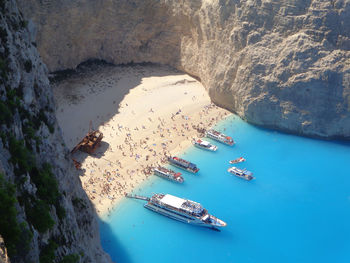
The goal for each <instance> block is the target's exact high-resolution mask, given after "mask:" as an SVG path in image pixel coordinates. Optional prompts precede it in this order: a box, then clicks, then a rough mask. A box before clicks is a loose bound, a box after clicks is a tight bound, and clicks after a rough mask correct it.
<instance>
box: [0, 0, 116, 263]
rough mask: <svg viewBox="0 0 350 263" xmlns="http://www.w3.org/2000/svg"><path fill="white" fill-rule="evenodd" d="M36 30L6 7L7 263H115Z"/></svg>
mask: <svg viewBox="0 0 350 263" xmlns="http://www.w3.org/2000/svg"><path fill="white" fill-rule="evenodd" d="M32 29H33V27H32V25H30V24H29V25H28V23H27V21H26V20H25V19H24V18H23V16H22V15H21V13H20V12H19V10H18V9H17V4H16V2H15V1H13V0H6V1H5V0H1V1H0V214H1V216H0V243H1V248H0V260H8V259H7V256H6V253H7V254H8V255H9V257H10V259H11V262H12V263H16V262H23V263H28V262H40V263H45V262H60V263H67V262H71V263H73V262H110V259H109V257H108V256H107V255H106V254H105V253H104V252H103V250H102V249H101V245H100V241H99V233H98V225H97V220H96V214H95V212H94V209H93V207H92V205H91V203H90V201H89V199H88V198H87V196H86V194H85V192H84V191H83V189H82V187H81V182H80V180H79V176H78V175H77V173H76V171H75V170H74V167H73V164H72V161H71V160H70V159H69V157H68V153H69V152H68V150H67V148H66V147H65V145H64V144H63V139H62V136H61V131H60V128H59V127H58V125H57V121H56V118H55V114H54V110H53V109H54V101H53V95H52V91H51V89H50V85H49V81H48V78H47V75H48V71H47V69H46V67H45V65H44V64H43V63H42V61H41V59H40V57H39V54H38V52H37V49H36V47H35V39H34V34H33V30H32ZM1 237H2V238H3V240H4V243H5V246H6V248H7V252H6V250H5V249H4V247H3V241H2V238H1Z"/></svg>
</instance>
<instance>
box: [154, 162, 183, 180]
mask: <svg viewBox="0 0 350 263" xmlns="http://www.w3.org/2000/svg"><path fill="white" fill-rule="evenodd" d="M153 172H154V174H155V175H158V176H160V177H163V178H165V179H168V180H170V181H174V182H177V183H183V182H184V181H185V180H184V178H183V177H182V176H181V173H177V172H174V171H173V170H170V169H167V168H165V167H162V166H159V167H157V168H154V170H153Z"/></svg>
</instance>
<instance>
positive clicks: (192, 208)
mask: <svg viewBox="0 0 350 263" xmlns="http://www.w3.org/2000/svg"><path fill="white" fill-rule="evenodd" d="M126 196H127V197H129V198H136V199H142V200H146V201H148V202H147V203H146V204H145V205H144V207H146V208H148V209H150V210H152V211H154V212H157V213H159V214H161V215H164V216H167V217H169V218H172V219H175V220H178V221H181V222H184V223H188V224H192V225H197V226H204V227H209V228H212V229H215V230H218V229H217V228H218V227H224V226H226V223H225V222H224V221H222V220H220V219H218V218H217V217H215V216H213V215H211V214H209V213H208V211H207V210H206V209H204V208H203V207H202V205H201V204H199V203H196V202H194V201H191V200H187V199H183V198H179V197H176V196H173V195H169V194H154V195H153V196H152V197H151V198H147V197H141V196H132V195H130V194H127V195H126Z"/></svg>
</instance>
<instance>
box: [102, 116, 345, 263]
mask: <svg viewBox="0 0 350 263" xmlns="http://www.w3.org/2000/svg"><path fill="white" fill-rule="evenodd" d="M216 128H217V129H218V130H220V131H223V132H224V133H225V134H227V135H230V136H232V137H233V138H234V140H235V141H236V145H235V146H233V147H229V146H226V145H223V144H219V143H215V144H216V145H217V146H218V147H219V149H218V151H217V152H215V153H212V152H206V151H203V150H200V149H197V148H194V147H192V148H190V149H189V150H187V151H186V152H185V153H183V154H182V155H181V156H182V157H183V158H185V159H188V160H190V161H192V162H194V163H196V164H197V165H198V167H199V168H200V171H199V173H198V175H193V174H190V173H187V172H183V171H181V170H179V169H176V168H174V170H178V171H181V172H182V173H183V175H184V177H185V182H184V184H183V185H178V184H175V183H172V182H169V181H166V180H164V179H161V178H158V177H157V178H154V179H152V180H150V181H149V182H147V183H145V184H144V185H143V186H142V189H136V190H135V193H138V194H143V195H147V196H150V195H151V194H152V193H159V192H161V193H169V194H173V195H176V196H179V197H183V198H187V199H191V200H194V201H197V202H200V203H201V204H202V205H203V206H204V207H205V208H206V209H208V211H209V213H212V214H213V215H215V216H217V217H218V218H220V219H222V220H224V221H225V222H227V224H228V226H227V227H225V228H223V229H222V231H221V232H216V231H213V230H210V229H206V228H200V227H195V226H192V225H187V224H184V223H181V222H178V221H174V220H172V219H169V218H167V217H164V216H162V215H159V214H157V213H154V212H152V211H150V210H147V209H145V208H144V207H143V204H144V202H143V201H140V200H133V199H128V200H125V201H123V202H122V203H121V204H120V205H119V206H118V208H117V209H116V210H115V211H114V213H113V214H112V215H111V216H109V217H107V218H104V219H101V222H100V231H101V241H102V246H103V248H104V249H105V250H106V251H107V252H108V253H109V254H110V255H111V257H112V259H113V260H114V261H116V262H119V263H131V262H132V263H136V262H137V263H141V262H142V263H143V262H154V263H158V262H169V263H171V262H177V263H178V262H235V263H246V262H253V263H275V262H276V263H277V262H278V263H281V262H283V263H289V262H291V263H303V262H308V263H310V262H317V263H323V262H325V263H326V262H327V263H330V262H332V263H349V262H350V145H349V144H348V143H344V142H329V141H321V140H315V139H309V138H303V137H298V136H294V135H288V134H284V133H279V132H276V131H272V130H266V129H261V128H257V127H255V126H252V125H249V124H247V123H245V122H243V121H242V120H240V119H239V118H237V117H234V116H232V117H229V118H228V119H227V120H225V121H223V122H221V123H219V124H218V125H217V127H216ZM208 140H209V139H208ZM209 141H210V140H209ZM212 142H214V141H212ZM240 156H243V157H245V158H246V159H247V161H246V162H245V163H241V164H238V165H236V166H239V167H241V168H247V169H248V170H250V171H252V172H253V173H254V176H255V177H256V180H253V181H250V182H248V181H245V180H242V179H240V178H237V177H233V176H230V174H229V173H228V172H227V169H228V168H229V167H230V165H229V163H228V161H229V160H231V159H235V158H237V157H240Z"/></svg>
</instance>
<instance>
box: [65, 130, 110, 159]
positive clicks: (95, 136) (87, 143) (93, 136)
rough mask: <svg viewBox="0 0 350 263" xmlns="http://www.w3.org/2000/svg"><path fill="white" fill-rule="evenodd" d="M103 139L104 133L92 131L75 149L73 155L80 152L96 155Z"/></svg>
mask: <svg viewBox="0 0 350 263" xmlns="http://www.w3.org/2000/svg"><path fill="white" fill-rule="evenodd" d="M102 138H103V133H102V132H100V131H90V132H89V133H88V134H86V136H85V137H84V138H83V139H82V140H81V141H80V142H79V143H78V144H77V145H76V146H75V147H74V148H73V150H72V151H71V153H72V154H73V153H75V152H76V151H78V150H80V151H83V152H86V153H90V154H91V153H94V152H95V150H96V149H97V148H98V147H99V146H100V144H101V141H102Z"/></svg>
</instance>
